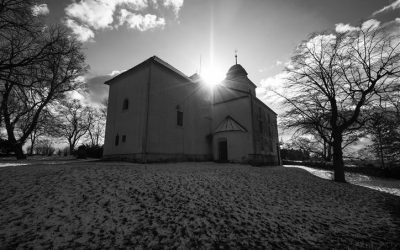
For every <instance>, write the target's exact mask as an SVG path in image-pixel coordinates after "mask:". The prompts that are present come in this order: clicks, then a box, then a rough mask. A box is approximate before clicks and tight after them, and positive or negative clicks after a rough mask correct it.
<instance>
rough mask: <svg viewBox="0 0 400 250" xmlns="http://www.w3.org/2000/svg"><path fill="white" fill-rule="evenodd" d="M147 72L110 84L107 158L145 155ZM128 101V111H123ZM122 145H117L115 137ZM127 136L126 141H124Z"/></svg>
mask: <svg viewBox="0 0 400 250" xmlns="http://www.w3.org/2000/svg"><path fill="white" fill-rule="evenodd" d="M147 79H148V69H147V68H145V67H142V68H139V69H135V70H133V71H128V72H126V73H125V74H123V75H121V76H119V77H117V78H115V79H114V80H113V81H112V82H111V84H110V90H109V91H110V92H109V100H108V111H107V124H106V135H105V144H104V155H105V156H107V155H115V154H134V153H141V152H142V138H143V137H142V135H143V131H144V126H145V109H144V107H145V101H146V94H145V93H146V91H147V89H146V86H147V81H148V80H147ZM125 99H127V100H128V102H129V104H128V109H126V110H123V102H124V100H125ZM117 134H118V135H119V143H118V145H115V137H116V135H117ZM124 135H125V138H126V141H125V142H123V141H122V137H123V136H124Z"/></svg>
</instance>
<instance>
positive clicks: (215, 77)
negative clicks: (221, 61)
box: [201, 67, 225, 87]
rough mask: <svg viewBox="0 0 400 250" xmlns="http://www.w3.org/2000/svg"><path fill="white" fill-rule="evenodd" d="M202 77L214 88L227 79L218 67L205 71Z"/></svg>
mask: <svg viewBox="0 0 400 250" xmlns="http://www.w3.org/2000/svg"><path fill="white" fill-rule="evenodd" d="M201 77H202V78H203V79H204V81H205V82H206V84H207V85H208V86H210V87H214V86H215V85H217V84H219V83H220V82H221V81H222V80H223V79H224V78H225V73H224V72H223V71H221V70H220V69H219V68H217V67H210V68H206V69H204V71H203V72H202V73H201Z"/></svg>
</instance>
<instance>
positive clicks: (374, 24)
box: [361, 19, 381, 30]
mask: <svg viewBox="0 0 400 250" xmlns="http://www.w3.org/2000/svg"><path fill="white" fill-rule="evenodd" d="M380 24H381V22H379V21H377V20H375V19H370V20H367V21H365V22H363V23H362V25H361V29H363V30H366V29H376V28H378V27H379V25H380Z"/></svg>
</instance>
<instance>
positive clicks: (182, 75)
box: [105, 56, 192, 85]
mask: <svg viewBox="0 0 400 250" xmlns="http://www.w3.org/2000/svg"><path fill="white" fill-rule="evenodd" d="M151 62H155V63H157V64H159V65H161V66H163V67H164V68H166V69H168V70H170V71H172V72H174V73H175V74H177V75H179V76H180V77H182V78H184V79H185V80H188V81H192V79H191V78H189V77H188V76H187V75H185V74H184V73H182V72H181V71H179V70H178V69H176V68H175V67H173V66H171V65H170V64H169V63H167V62H165V61H164V60H162V59H161V58H159V57H157V56H152V57H150V58H149V59H147V60H145V61H143V62H141V63H139V64H138V65H136V66H134V67H133V68H131V69H129V70H127V71H125V72H123V73H121V74H119V75H117V76H115V77H114V78H112V79H110V80H108V81H106V82H105V84H107V85H109V84H110V83H111V82H112V81H113V80H114V79H117V78H119V77H121V76H122V75H125V74H127V73H128V72H130V71H134V70H136V69H138V68H140V67H142V66H144V65H147V64H148V63H151Z"/></svg>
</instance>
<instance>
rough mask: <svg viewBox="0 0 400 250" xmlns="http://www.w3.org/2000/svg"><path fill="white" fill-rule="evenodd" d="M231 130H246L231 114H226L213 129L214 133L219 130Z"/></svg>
mask: <svg viewBox="0 0 400 250" xmlns="http://www.w3.org/2000/svg"><path fill="white" fill-rule="evenodd" d="M231 131H239V132H247V129H246V128H245V127H243V126H242V125H240V124H239V123H238V122H237V121H235V120H234V119H233V118H232V117H231V116H229V115H228V116H227V117H226V118H225V119H224V120H223V121H222V122H221V123H220V124H219V125H218V127H217V128H216V129H215V131H214V133H220V132H231Z"/></svg>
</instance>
